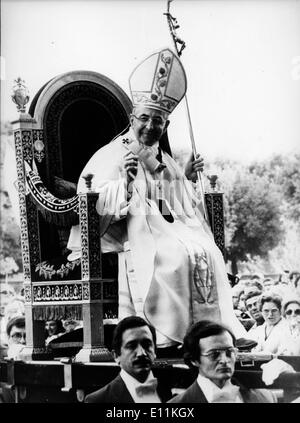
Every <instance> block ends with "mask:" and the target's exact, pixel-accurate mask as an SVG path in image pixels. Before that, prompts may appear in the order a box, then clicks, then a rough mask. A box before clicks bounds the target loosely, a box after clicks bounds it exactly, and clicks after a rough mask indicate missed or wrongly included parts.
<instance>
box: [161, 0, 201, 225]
mask: <svg viewBox="0 0 300 423" xmlns="http://www.w3.org/2000/svg"><path fill="white" fill-rule="evenodd" d="M172 1H173V0H168V6H167V13H165V15H166V16H167V20H168V25H169V29H170V33H171V35H172V40H173V43H174V47H175V51H176V53H177V56H178V58H180V56H181V52H182V50H183V49H184V48H185V43H184V41H182V40H181V39H180V38H178V37H177V35H176V33H175V29H176V28H179V25H178V23H177V20H176V19H175V18H174V17H173V16H172V15H171V14H170V3H171V2H172ZM177 43H180V44H181V45H182V47H181V51H179V50H178V46H177ZM184 100H185V101H184V103H185V110H186V114H187V119H188V126H189V133H190V140H191V144H192V151H193V155H194V158H196V155H197V149H196V144H195V139H194V133H193V127H192V120H191V115H190V109H189V105H188V99H187V95H186V94H185V95H184ZM197 179H198V185H199V189H200V195H201V200H202V204H203V210H204V218H205V220H206V221H207V222H208V221H209V220H208V215H207V210H206V203H205V196H204V185H203V179H202V175H201V172H200V171H197Z"/></svg>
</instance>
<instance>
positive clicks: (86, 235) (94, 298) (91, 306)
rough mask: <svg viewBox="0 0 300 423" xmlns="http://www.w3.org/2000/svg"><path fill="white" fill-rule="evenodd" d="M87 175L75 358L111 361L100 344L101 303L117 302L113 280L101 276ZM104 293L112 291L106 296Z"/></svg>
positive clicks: (96, 223) (81, 209)
mask: <svg viewBox="0 0 300 423" xmlns="http://www.w3.org/2000/svg"><path fill="white" fill-rule="evenodd" d="M92 177H93V175H87V177H86V185H87V187H88V189H89V192H88V193H85V194H79V220H80V233H81V252H82V258H81V279H82V293H83V298H82V318H83V348H82V349H81V350H80V351H79V353H78V354H77V355H76V361H81V362H89V361H113V357H112V354H111V353H110V352H109V350H108V349H107V348H106V347H105V345H104V326H103V318H104V307H105V303H112V302H116V301H117V296H118V289H117V286H116V283H115V282H116V281H115V280H114V279H102V269H101V241H100V216H99V215H98V213H97V211H96V202H97V200H98V196H99V194H98V193H95V192H92V191H91V190H90V187H91V179H92ZM106 293H110V294H111V293H112V295H110V297H108V296H107V295H106Z"/></svg>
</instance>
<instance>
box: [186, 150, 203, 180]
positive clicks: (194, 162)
mask: <svg viewBox="0 0 300 423" xmlns="http://www.w3.org/2000/svg"><path fill="white" fill-rule="evenodd" d="M203 169H204V159H203V157H201V156H200V154H196V158H194V154H193V153H192V154H191V156H190V158H189V160H188V161H187V163H186V165H185V172H184V173H185V176H186V177H187V178H188V179H190V180H191V181H193V182H196V180H197V172H202V171H203Z"/></svg>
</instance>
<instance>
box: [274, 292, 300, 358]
mask: <svg viewBox="0 0 300 423" xmlns="http://www.w3.org/2000/svg"><path fill="white" fill-rule="evenodd" d="M283 315H284V317H285V319H286V321H287V323H288V330H287V331H286V332H285V336H284V339H283V342H282V345H280V347H279V349H278V354H281V355H300V300H297V299H291V300H289V301H287V302H286V303H285V304H284V307H283Z"/></svg>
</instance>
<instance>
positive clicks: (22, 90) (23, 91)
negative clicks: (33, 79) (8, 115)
mask: <svg viewBox="0 0 300 423" xmlns="http://www.w3.org/2000/svg"><path fill="white" fill-rule="evenodd" d="M14 82H15V85H14V87H13V95H12V96H11V98H12V101H13V102H14V103H16V105H17V109H18V111H19V112H21V113H26V108H25V106H26V104H27V103H28V101H29V98H30V97H29V90H28V88H27V87H26V85H25V81H24V80H23V79H22V78H21V77H20V76H19V77H18V78H17V79H15V80H14Z"/></svg>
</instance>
